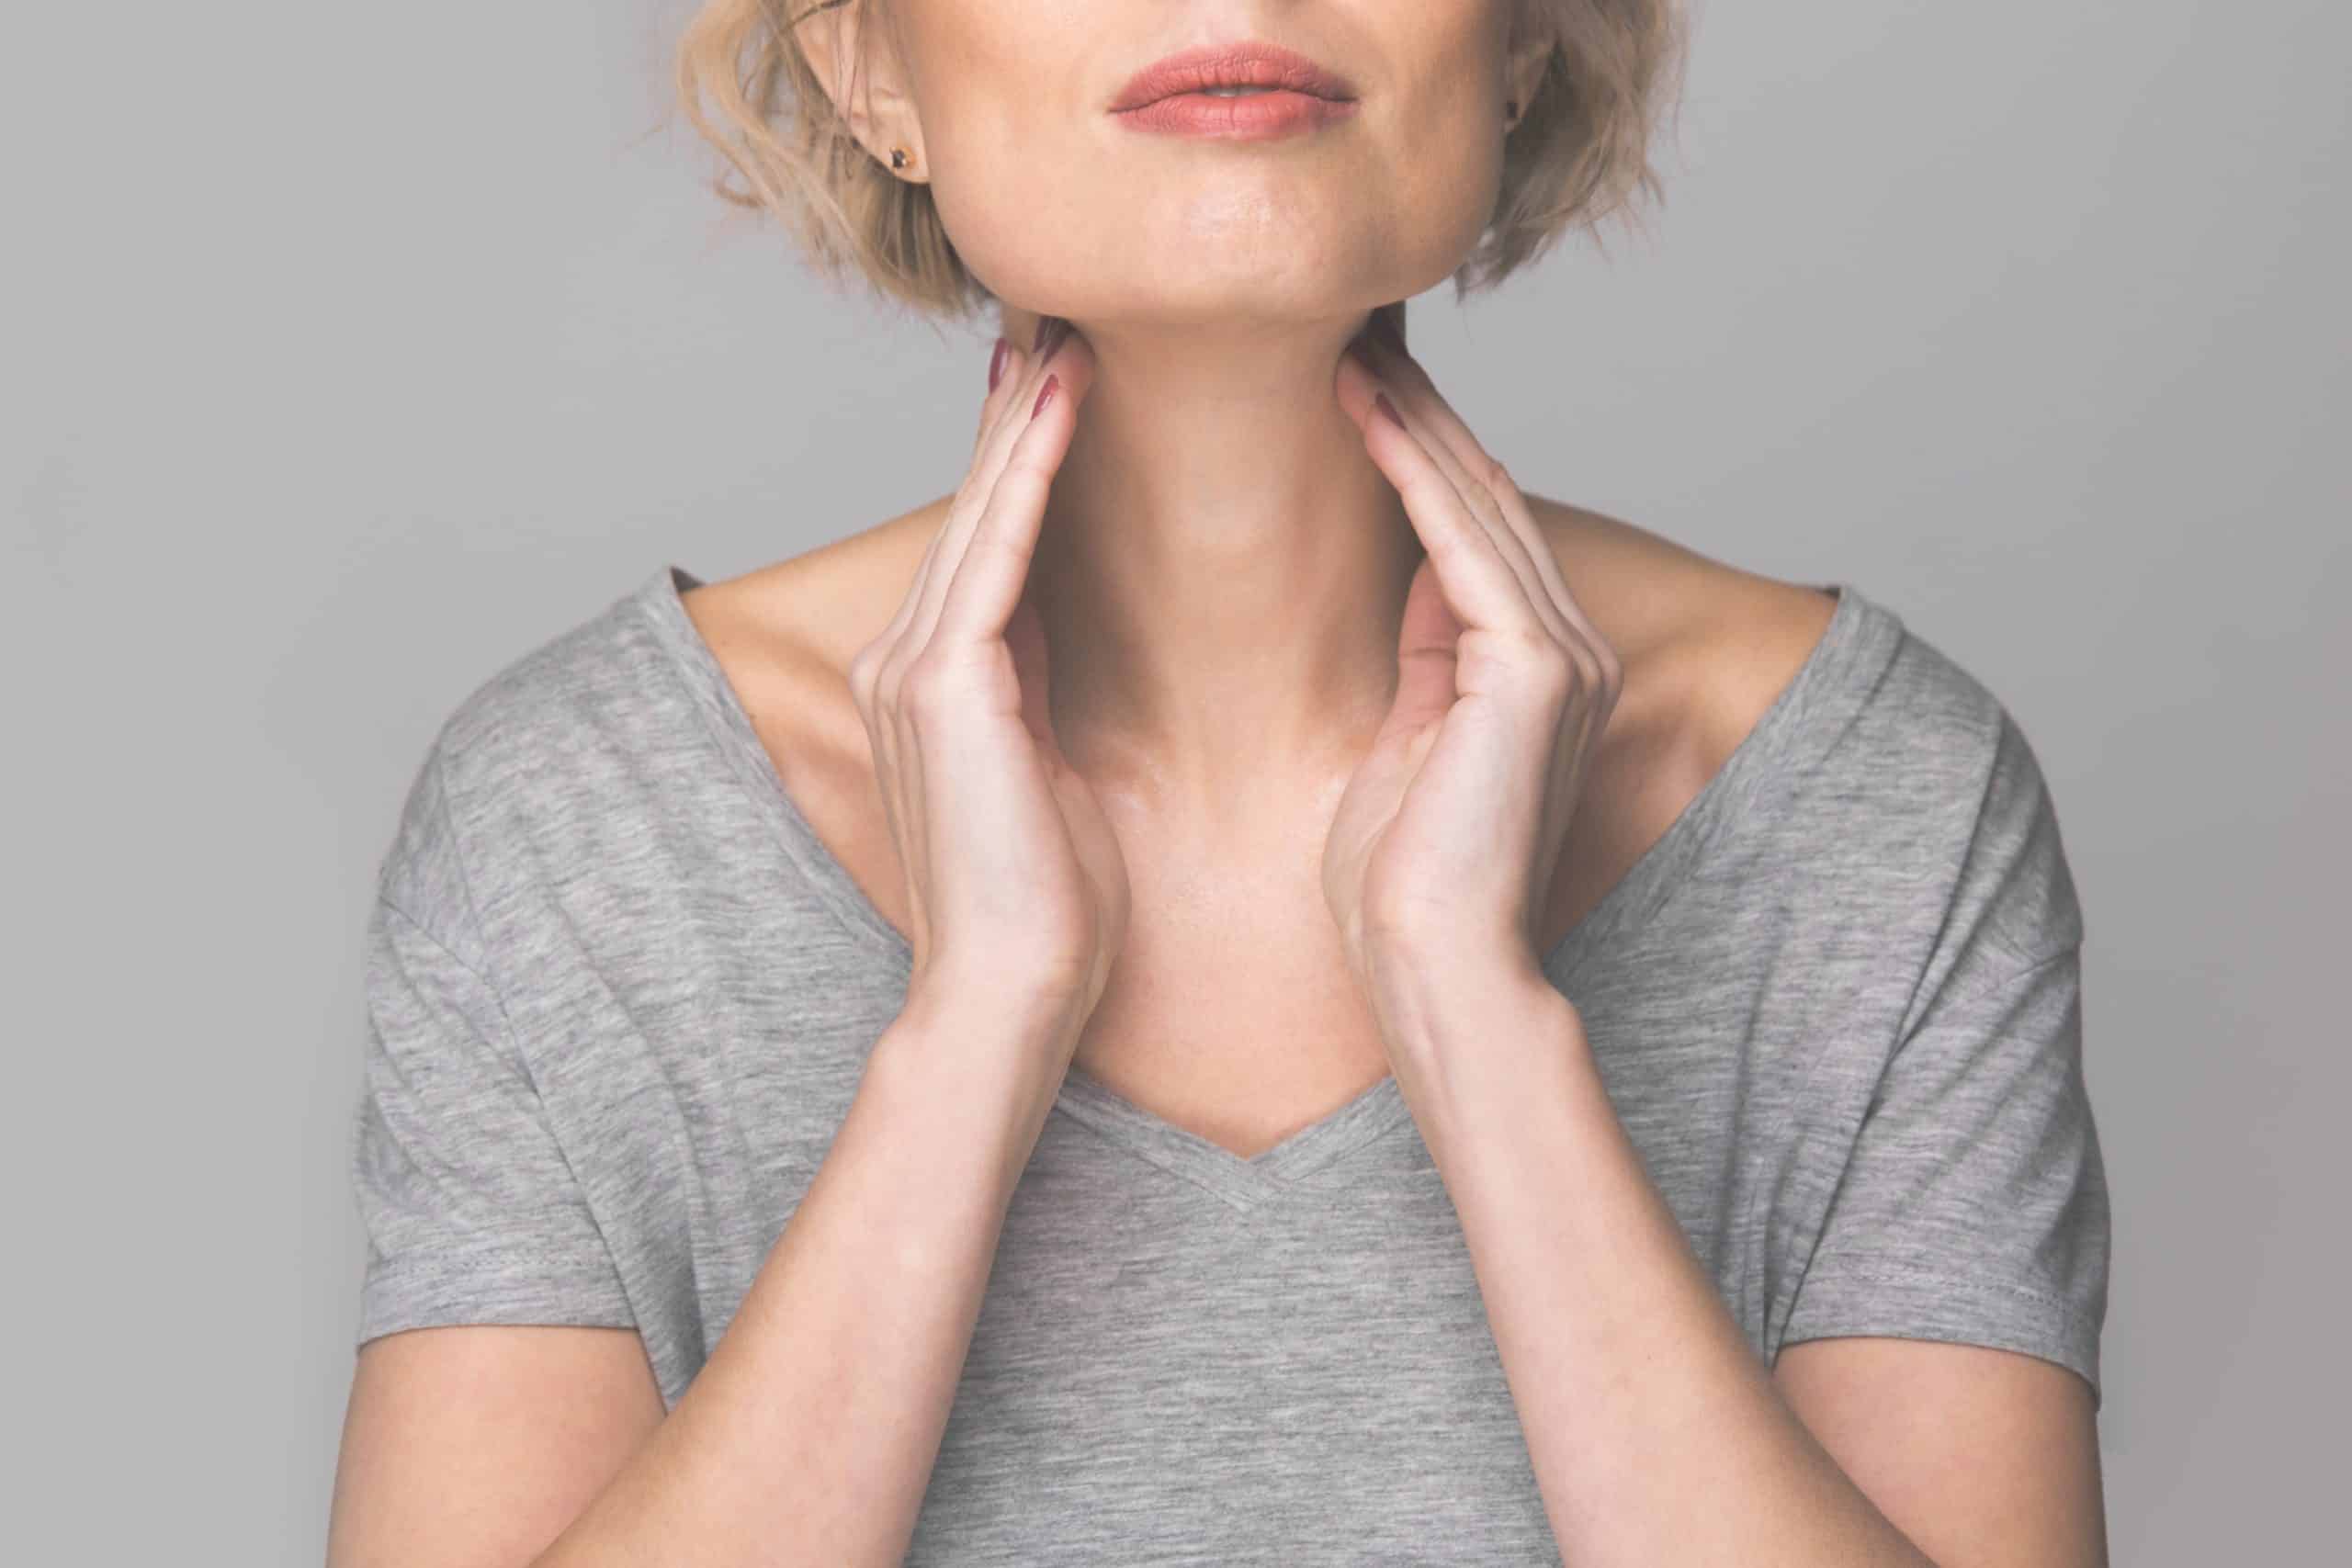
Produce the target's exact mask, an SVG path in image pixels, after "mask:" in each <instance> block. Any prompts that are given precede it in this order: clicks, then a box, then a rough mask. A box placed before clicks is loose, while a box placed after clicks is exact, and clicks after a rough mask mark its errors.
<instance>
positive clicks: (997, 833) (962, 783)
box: [849, 317, 1128, 1046]
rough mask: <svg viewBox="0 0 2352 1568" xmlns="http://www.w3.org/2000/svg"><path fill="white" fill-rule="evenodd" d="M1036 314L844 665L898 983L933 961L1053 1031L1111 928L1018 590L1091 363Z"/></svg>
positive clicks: (1037, 641) (1094, 833) (1082, 999)
mask: <svg viewBox="0 0 2352 1568" xmlns="http://www.w3.org/2000/svg"><path fill="white" fill-rule="evenodd" d="M1048 320H1049V321H1050V323H1051V324H1052V327H1053V329H1054V332H1053V335H1051V336H1049V337H1048V338H1047V339H1046V342H1045V343H1044V344H1041V345H1040V346H1039V348H1038V350H1037V352H1036V353H1035V355H1030V354H1026V353H1023V352H1022V351H1020V350H1018V349H1011V350H1009V351H1008V353H1007V355H1006V363H1005V366H1004V367H1003V370H1002V374H1001V378H1000V379H999V380H998V382H997V384H996V385H995V386H994V387H992V388H991V389H989V395H988V399H987V400H986V401H985V402H984V403H982V405H981V408H980V422H979V423H980V428H979V435H978V440H977V441H976V442H975V443H974V446H973V453H972V462H971V467H970V470H969V471H968V472H967V474H966V475H965V477H964V479H963V481H962V483H961V484H959V485H958V486H957V487H956V495H955V499H954V502H953V503H952V504H951V505H950V506H949V507H948V510H947V516H946V520H945V521H944V523H943V524H942V525H941V527H940V530H939V532H938V534H937V535H935V536H933V539H932V541H931V547H930V548H929V549H928V550H927V551H926V552H925V553H924V555H923V558H922V565H921V566H920V567H918V568H917V569H916V571H915V575H914V581H913V584H912V586H911V587H910V588H909V590H908V592H907V597H906V600H905V602H904V603H903V604H900V605H899V612H898V615H897V616H896V618H895V619H893V620H892V621H891V622H890V624H889V625H888V626H886V627H885V628H883V630H882V632H881V634H880V635H879V636H878V637H876V638H875V639H874V640H873V641H872V642H870V643H867V644H866V645H865V647H864V648H862V649H859V650H858V652H857V655H856V657H855V658H854V659H853V660H851V662H850V667H849V678H850V686H851V689H852V691H853V693H854V694H855V696H856V699H857V706H858V712H859V713H860V714H861V715H862V716H864V718H865V729H866V735H867V738H868V739H869V740H870V741H871V743H872V746H873V750H874V758H875V773H876V780H877V782H878V783H879V784H880V786H881V790H882V799H883V805H884V807H885V809H886V810H887V812H888V817H889V823H890V834H891V837H892V839H893V840H895V841H896V843H897V845H898V850H899V867H900V869H901V871H902V873H903V874H904V876H905V878H906V886H907V895H908V897H907V903H908V908H909V910H910V917H911V921H910V923H911V926H912V929H911V930H910V931H909V933H908V935H909V938H910V942H911V944H912V946H913V948H914V976H913V978H912V980H911V981H910V987H923V986H927V985H930V984H935V983H937V982H938V980H939V977H940V976H945V977H946V978H945V984H946V986H947V987H950V988H953V989H955V990H956V991H957V992H958V993H959V994H960V993H962V992H964V991H966V990H967V989H970V988H978V989H980V990H982V991H985V992H987V993H989V994H990V995H993V996H995V997H998V998H1003V999H1005V1000H1007V1001H1010V1002H1012V1003H1013V1004H1015V1005H1018V1006H1022V1007H1026V1008H1036V1009H1040V1010H1046V1012H1047V1013H1049V1014H1050V1016H1052V1017H1054V1018H1056V1019H1057V1020H1059V1021H1064V1022H1065V1024H1066V1038H1064V1039H1063V1040H1062V1041H1061V1042H1060V1043H1062V1044H1063V1045H1065V1046H1069V1045H1073V1044H1074V1043H1075V1038H1076V1029H1077V1026H1078V1024H1080V1023H1081V1022H1083V1021H1084V1020H1085V1018H1086V1016H1087V1014H1088V1013H1090V1012H1091V1010H1093V1007H1094V1003H1095V1001H1096V1000H1097V999H1098V998H1100V997H1101V996H1102V993H1103V984H1104V982H1105V981H1106V980H1107V978H1108V976H1109V974H1110V967H1111V962H1112V960H1113V958H1114V957H1115V956H1116V954H1117V953H1118V950H1119V945H1120V942H1122V940H1123V939H1124V938H1125V932H1126V919H1127V897H1128V889H1127V873H1126V863H1125V859H1124V858H1123V857H1122V856H1121V854H1120V852H1119V845H1118V840H1117V839H1116V838H1115V837H1114V835H1113V833H1112V831H1111V825H1110V822H1109V820H1108V819H1107V818H1105V817H1104V815H1103V807H1102V804H1101V802H1100V801H1099V800H1098V799H1097V798H1096V796H1095V795H1094V791H1093V789H1092V787H1091V785H1089V784H1087V782H1086V781H1085V780H1084V779H1083V778H1081V777H1080V776H1079V774H1078V773H1076V772H1075V771H1074V770H1072V768H1071V767H1070V765H1069V761H1068V759H1066V758H1065V757H1064V756H1063V755H1062V752H1061V748H1060V747H1059V746H1058V745H1057V743H1056V741H1055V739H1054V732H1053V725H1052V720H1051V716H1050V710H1049V708H1048V705H1047V696H1048V693H1049V691H1050V687H1049V685H1048V683H1047V678H1046V677H1047V671H1046V639H1045V635H1044V630H1043V627H1042V626H1041V625H1040V623H1039V621H1038V619H1037V613H1036V610H1035V606H1033V605H1032V604H1030V603H1029V601H1028V600H1027V599H1026V598H1025V597H1024V596H1023V587H1024V585H1025V583H1026V581H1027V579H1028V572H1029V564H1030V561H1031V559H1032V558H1033V553H1034V551H1035V546H1036V541H1037V535H1038V529H1039V526H1040V525H1041V523H1042V521H1043V519H1044V516H1045V509H1046V492H1047V491H1048V489H1049V487H1050V485H1051V483H1052V479H1053V476H1054V474H1055V472H1056V470H1057V468H1059V466H1060V464H1061V459H1062V455H1063V453H1065V452H1066V451H1068V450H1069V441H1070V436H1071V434H1073V432H1074V431H1075V430H1076V428H1077V414H1078V405H1079V403H1080V401H1081V400H1083V399H1084V398H1085V395H1086V389H1087V388H1088V387H1089V386H1090V385H1091V384H1092V380H1093V370H1094V361H1093V355H1092V351H1091V349H1090V348H1089V347H1088V345H1087V344H1086V340H1085V339H1084V337H1083V336H1081V335H1080V334H1079V333H1077V332H1076V331H1075V330H1073V329H1072V328H1070V326H1069V322H1067V321H1063V320H1062V319H1061V318H1059V317H1053V318H1048ZM1048 380H1051V381H1052V382H1053V383H1054V392H1053V395H1052V396H1051V397H1050V398H1049V399H1048V400H1046V403H1045V406H1044V407H1043V408H1042V409H1040V408H1038V407H1037V406H1036V405H1037V402H1038V400H1039V394H1040V393H1041V391H1042V390H1043V389H1044V388H1045V387H1046V383H1047V381H1048Z"/></svg>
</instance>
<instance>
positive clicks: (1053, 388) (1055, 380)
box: [1029, 376, 1062, 419]
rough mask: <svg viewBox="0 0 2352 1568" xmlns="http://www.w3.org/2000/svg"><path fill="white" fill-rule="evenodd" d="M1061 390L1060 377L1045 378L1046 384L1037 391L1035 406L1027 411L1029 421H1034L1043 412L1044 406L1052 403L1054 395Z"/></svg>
mask: <svg viewBox="0 0 2352 1568" xmlns="http://www.w3.org/2000/svg"><path fill="white" fill-rule="evenodd" d="M1061 389H1062V378H1060V377H1058V376H1048V377H1046V384H1045V385H1044V386H1042V387H1040V388H1038V389H1037V401H1036V403H1035V406H1033V407H1032V408H1031V409H1030V410H1029V417H1030V418H1031V419H1035V418H1036V417H1037V416H1038V415H1039V414H1041V413H1043V412H1046V404H1047V403H1050V402H1052V401H1053V400H1054V394H1055V393H1056V392H1058V391H1060V390H1061Z"/></svg>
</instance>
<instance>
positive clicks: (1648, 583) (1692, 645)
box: [1530, 498, 2062, 875]
mask: <svg viewBox="0 0 2352 1568" xmlns="http://www.w3.org/2000/svg"><path fill="white" fill-rule="evenodd" d="M1530 500H1531V510H1532V512H1534V513H1536V514H1537V515H1538V517H1539V518H1540V519H1541V520H1543V522H1544V527H1545V531H1546V533H1547V535H1549V536H1551V537H1552V539H1553V541H1554V544H1555V558H1557V559H1558V560H1559V562H1560V566H1561V571H1562V576H1563V578H1564V580H1565V581H1566V583H1567V584H1568V588H1569V592H1571V593H1572V594H1577V593H1579V589H1578V584H1579V581H1580V580H1581V581H1584V582H1587V583H1589V584H1590V585H1591V586H1592V592H1591V593H1590V595H1589V600H1588V599H1587V598H1586V597H1585V596H1582V595H1580V596H1579V602H1580V603H1585V604H1587V607H1588V610H1589V614H1590V615H1592V616H1593V618H1594V620H1595V622H1596V625H1597V627H1598V629H1600V631H1601V632H1602V634H1603V635H1604V636H1607V637H1611V640H1612V641H1615V640H1617V639H1619V638H1622V639H1623V642H1624V643H1625V645H1626V647H1625V648H1623V649H1620V652H1621V657H1623V658H1624V659H1625V661H1626V665H1627V668H1628V670H1629V671H1632V670H1634V669H1635V668H1637V667H1645V668H1646V669H1647V671H1648V672H1649V674H1648V681H1649V688H1648V694H1647V696H1646V698H1645V702H1646V704H1647V708H1646V709H1645V710H1643V711H1640V712H1637V713H1636V715H1635V716H1634V728H1633V733H1634V736H1635V737H1636V738H1640V737H1643V736H1644V735H1645V733H1646V731H1647V730H1655V731H1656V732H1657V735H1659V736H1660V737H1664V738H1665V739H1653V740H1649V741H1648V743H1647V744H1646V745H1645V746H1644V747H1643V748H1642V750H1644V751H1645V753H1646V754H1648V755H1649V756H1651V757H1654V758H1659V759H1671V760H1674V761H1664V762H1654V763H1653V764H1652V766H1653V768H1654V769H1656V770H1657V771H1666V770H1668V769H1672V770H1675V771H1679V773H1683V774H1686V775H1688V777H1689V778H1690V779H1692V780H1695V779H1700V778H1704V777H1708V776H1712V775H1713V773H1714V772H1715V771H1716V770H1717V769H1718V768H1720V767H1721V766H1722V765H1723V764H1724V761H1726V760H1727V759H1728V758H1729V757H1730V756H1731V755H1732V754H1733V753H1734V752H1735V751H1736V750H1737V749H1738V748H1739V747H1740V746H1741V745H1742V744H1743V743H1744V742H1745V741H1746V740H1747V739H1748V738H1749V737H1750V736H1751V735H1755V734H1757V733H1758V730H1759V727H1762V728H1763V729H1764V731H1765V733H1766V735H1767V742H1766V744H1765V750H1767V751H1768V752H1769V753H1770V757H1771V759H1772V761H1773V763H1774V771H1775V772H1776V773H1778V774H1779V775H1780V776H1779V777H1777V778H1776V779H1775V780H1774V781H1773V783H1772V786H1771V789H1770V796H1771V800H1772V802H1773V803H1774V805H1775V807H1776V808H1777V813H1776V817H1775V826H1776V827H1777V828H1778V829H1781V831H1782V832H1783V833H1784V834H1785V835H1786V836H1787V837H1788V838H1789V839H1790V840H1791V841H1792V843H1794V842H1796V841H1798V840H1812V841H1814V842H1816V843H1833V842H1834V843H1835V844H1836V845H1838V846H1839V847H1840V850H1841V852H1852V853H1853V854H1855V855H1867V854H1869V853H1870V852H1871V847H1872V846H1873V845H1876V846H1880V847H1882V848H1883V850H1884V852H1885V853H1884V855H1883V856H1881V857H1880V858H1883V859H1889V860H1894V859H1900V860H1902V861H1903V862H1905V864H1906V865H1907V866H1908V867H1909V868H1910V872H1909V874H1917V872H1918V870H1919V869H1920V868H1922V867H1924V866H1927V865H1929V864H1940V865H1943V866H1945V867H1947V868H1949V869H1951V871H1953V872H1954V873H1955V874H1962V875H1973V874H1988V867H1987V862H1988V861H1989V862H1991V863H1992V864H1991V867H1990V868H1989V874H1998V871H1999V867H2000V865H2001V863H2003V862H2004V861H2005V860H2006V859H2007V858H2008V857H2013V856H2017V855H2020V854H2026V855H2033V856H2039V857H2041V859H2042V860H2043V861H2044V862H2045V863H2055V862H2057V861H2058V860H2059V859H2061V858H2062V857H2061V856H2060V855H2059V853H2058V851H2057V834H2056V816H2055V807H2054V804H2053V802H2052V798H2051V790H2050V784H2049V781H2048V779H2047V777H2046V775H2045V773H2044V772H2043V769H2042V766H2041V759H2040V757H2039V756H2038V755H2037V753H2036V751H2035V749H2034V747H2033V746H2032V745H2031V744H2030V742H2029V740H2028V739H2027V737H2026V734H2025V731H2024V729H2023V728H2021V726H2020V725H2019V723H2018V719H2017V717H2016V716H2015V715H2014V713H2013V712H2012V711H2011V709H2010V707H2009V705H2008V704H2007V702H2006V701H2005V700H2004V699H2003V698H2002V696H2001V695H2000V694H1999V693H1997V692H1996V690H1995V689H1994V688H1993V686H1992V685H1991V684H1990V683H1989V682H1987V681H1985V679H1984V678H1983V677H1981V676H1980V675H1978V674H1977V673H1976V672H1975V671H1973V669H1972V668H1970V666H1969V665H1968V664H1967V663H1966V662H1964V661H1963V660H1962V659H1960V658H1958V657H1955V656H1954V655H1953V654H1952V653H1951V652H1949V651H1947V650H1946V649H1944V648H1942V647H1940V646H1939V645H1938V644H1936V643H1935V642H1933V641H1931V640H1929V639H1928V638H1927V637H1922V636H1921V635H1919V634H1918V633H1917V631H1915V630H1914V629H1913V628H1912V627H1911V626H1908V625H1907V624H1906V623H1905V619H1904V618H1903V616H1902V615H1900V614H1898V613H1897V612H1896V611H1895V610H1894V608H1893V607H1892V606H1891V605H1889V604H1885V603H1883V602H1882V601H1881V600H1879V599H1878V598H1876V597H1875V596H1874V595H1873V594H1872V593H1871V591H1870V590H1869V589H1868V588H1867V587H1866V586H1863V585H1860V584H1856V583H1853V582H1850V581H1832V582H1826V583H1821V584H1817V585H1816V584H1810V583H1804V582H1792V581H1781V580H1778V579H1774V578H1770V577H1768V576H1764V575H1761V574H1758V573H1756V572H1752V571H1747V570H1742V569H1740V568H1738V567H1736V566H1734V565H1732V564H1730V563H1727V562H1724V561H1720V560H1715V559H1713V558H1709V557H1706V556H1704V555H1702V554H1700V553H1698V552H1696V551H1693V550H1691V549H1690V548H1688V547H1685V546H1682V545H1680V544H1678V543H1676V542H1674V541H1672V540H1668V539H1666V538H1664V537H1662V536H1658V535H1657V534H1653V533H1650V532H1648V531H1647V530H1645V529H1642V528H1639V527H1636V526H1634V525H1632V524H1630V523H1626V522H1624V521H1623V520H1622V519H1618V518H1613V517H1609V516H1606V515H1604V514H1601V513H1594V512H1590V511H1588V510H1585V509H1581V508H1577V507H1573V506H1566V505H1564V504H1562V503H1559V502H1549V501H1545V500H1543V499H1541V498H1530ZM1832 575H1833V577H1834V574H1832ZM1830 586H1836V587H1838V589H1839V590H1840V595H1841V597H1838V598H1833V597H1832V596H1831V595H1830V594H1829V593H1827V592H1825V590H1826V588H1827V587H1830ZM1841 601H1842V602H1841ZM1629 650H1630V651H1629ZM1632 682H1633V677H1632V676H1631V675H1630V674H1629V676H1628V688H1629V692H1630V690H1631V686H1632ZM1653 714H1654V715H1656V716H1655V717H1653V716H1651V715H1653ZM2051 874H2053V875H2054V874H2056V873H2055V872H2052V873H2051Z"/></svg>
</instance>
